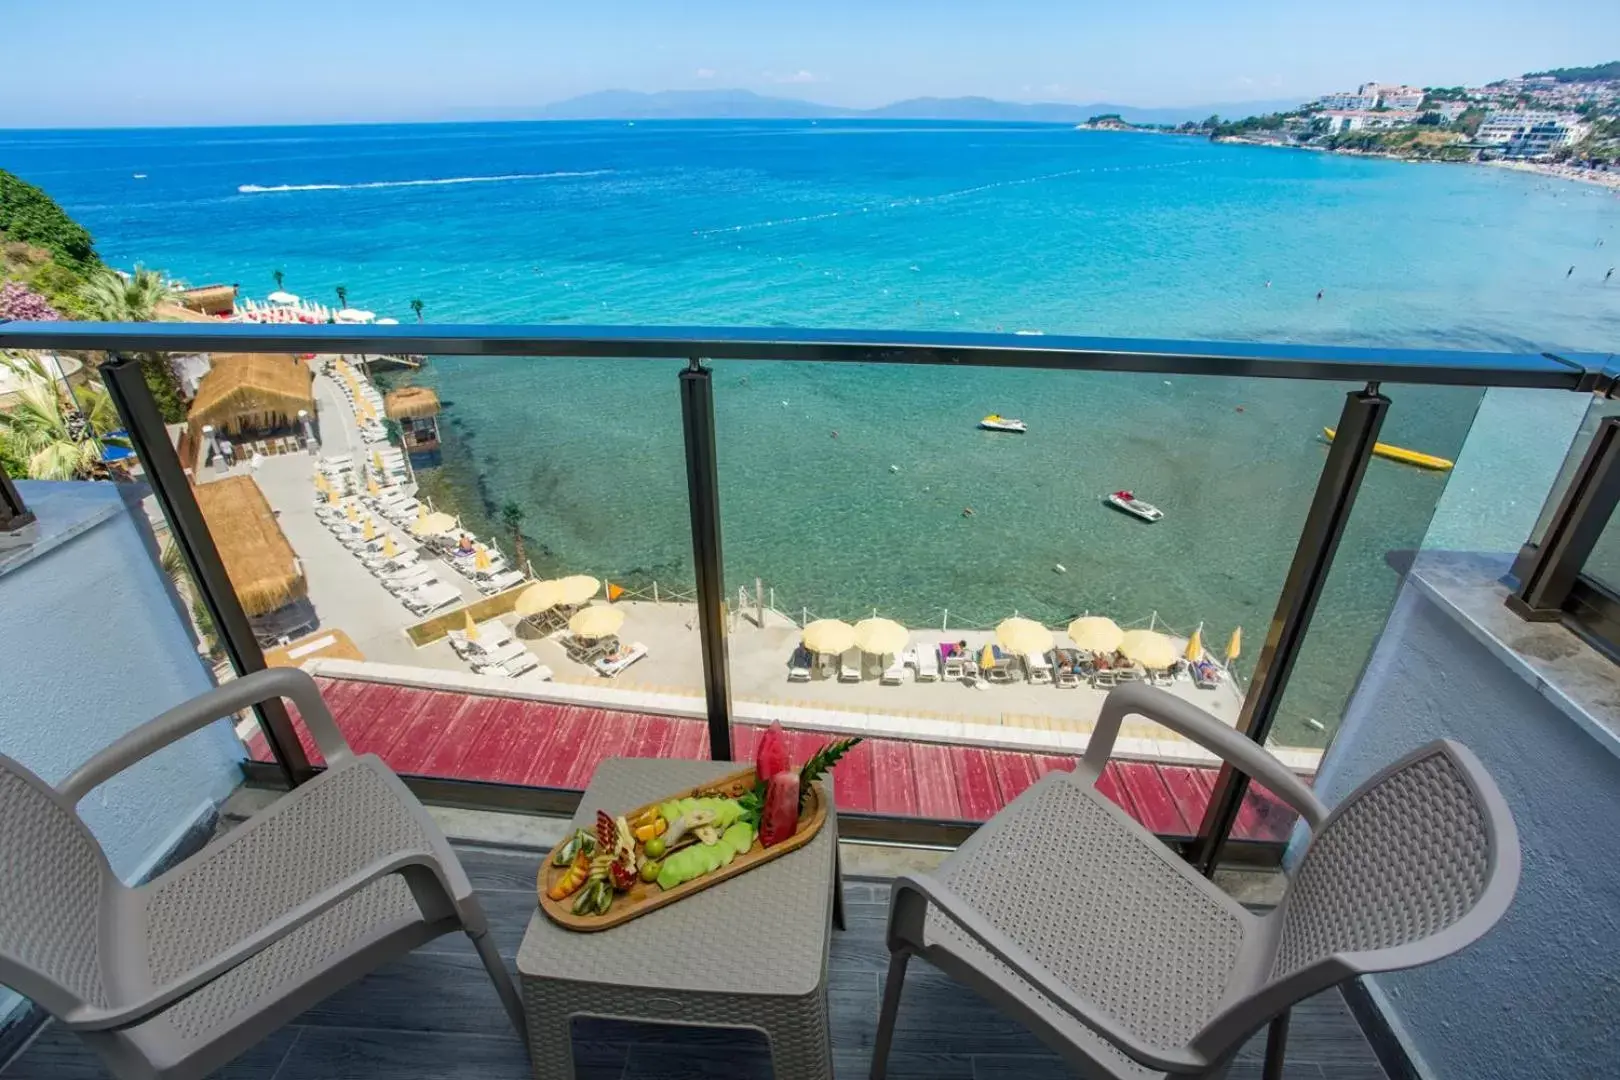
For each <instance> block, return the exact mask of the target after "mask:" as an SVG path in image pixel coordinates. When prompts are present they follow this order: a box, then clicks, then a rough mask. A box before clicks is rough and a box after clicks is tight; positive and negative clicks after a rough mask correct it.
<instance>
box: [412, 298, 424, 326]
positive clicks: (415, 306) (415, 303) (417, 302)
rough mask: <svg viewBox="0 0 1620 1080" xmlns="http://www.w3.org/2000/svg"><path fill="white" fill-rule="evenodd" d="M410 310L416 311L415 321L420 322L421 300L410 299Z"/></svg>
mask: <svg viewBox="0 0 1620 1080" xmlns="http://www.w3.org/2000/svg"><path fill="white" fill-rule="evenodd" d="M411 310H412V311H414V312H416V321H417V322H421V321H422V301H420V300H412V301H411Z"/></svg>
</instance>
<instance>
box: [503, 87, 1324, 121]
mask: <svg viewBox="0 0 1620 1080" xmlns="http://www.w3.org/2000/svg"><path fill="white" fill-rule="evenodd" d="M1298 105H1299V102H1298V101H1295V100H1293V99H1292V98H1289V99H1286V100H1279V101H1238V102H1226V103H1223V104H1216V105H1189V106H1187V107H1185V108H1161V109H1139V108H1136V107H1135V106H1132V105H1116V104H1113V103H1111V102H1103V101H1099V102H1096V103H1093V104H1090V105H1068V104H1063V103H1061V102H1033V103H1024V102H1017V101H996V100H994V99H992V98H986V97H957V98H937V97H920V98H908V99H906V100H905V101H896V102H894V103H893V104H891V105H882V106H879V107H878V108H875V109H846V108H841V107H839V106H836V105H821V104H818V103H816V102H813V101H802V100H799V99H797V98H780V97H767V96H765V95H763V94H756V93H754V92H753V91H751V90H664V91H660V92H658V93H654V94H645V93H641V92H639V91H635V90H602V91H598V92H597V93H594V94H583V95H581V96H579V97H573V98H568V99H567V100H566V101H558V102H554V103H552V104H550V105H543V106H540V107H539V108H538V109H533V110H528V109H525V110H521V111H520V110H514V109H508V110H502V112H503V113H504V114H505V117H504V118H507V119H517V118H518V117H519V116H520V115H521V116H523V117H525V118H533V119H542V120H819V119H837V118H845V119H866V120H968V121H1001V122H1008V121H1023V122H1033V123H1059V124H1078V123H1080V122H1081V121H1084V120H1088V119H1090V118H1091V117H1093V116H1099V115H1102V114H1105V113H1117V114H1118V115H1119V117H1120V118H1121V119H1123V120H1125V121H1127V122H1128V123H1133V124H1179V123H1182V122H1183V121H1187V120H1202V119H1204V118H1205V117H1207V116H1209V115H1211V114H1219V115H1221V116H1224V117H1243V116H1256V115H1261V114H1264V113H1270V112H1277V111H1279V110H1281V109H1292V108H1297V107H1298Z"/></svg>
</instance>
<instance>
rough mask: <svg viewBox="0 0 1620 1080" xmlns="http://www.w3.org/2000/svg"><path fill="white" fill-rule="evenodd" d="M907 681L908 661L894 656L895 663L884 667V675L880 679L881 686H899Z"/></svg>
mask: <svg viewBox="0 0 1620 1080" xmlns="http://www.w3.org/2000/svg"><path fill="white" fill-rule="evenodd" d="M905 681H906V663H905V661H904V660H902V659H901V658H900V657H898V656H897V657H895V658H894V663H892V664H890V665H889V666H888V667H886V668H884V669H883V675H882V676H881V677H880V678H879V679H878V685H879V686H899V685H900V684H901V683H903V682H905Z"/></svg>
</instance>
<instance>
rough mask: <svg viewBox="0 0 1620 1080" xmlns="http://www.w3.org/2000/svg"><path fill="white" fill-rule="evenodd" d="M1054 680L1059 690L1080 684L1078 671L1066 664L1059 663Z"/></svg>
mask: <svg viewBox="0 0 1620 1080" xmlns="http://www.w3.org/2000/svg"><path fill="white" fill-rule="evenodd" d="M1055 681H1056V684H1057V688H1058V689H1059V690H1073V689H1075V688H1076V687H1078V686H1079V685H1080V673H1079V672H1077V671H1075V669H1074V668H1073V667H1071V666H1070V665H1068V664H1061V665H1059V666H1058V669H1057V675H1056V676H1055Z"/></svg>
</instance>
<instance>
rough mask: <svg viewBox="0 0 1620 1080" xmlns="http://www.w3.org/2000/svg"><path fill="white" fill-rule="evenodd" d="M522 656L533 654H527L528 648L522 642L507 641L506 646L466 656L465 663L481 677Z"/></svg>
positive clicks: (531, 654)
mask: <svg viewBox="0 0 1620 1080" xmlns="http://www.w3.org/2000/svg"><path fill="white" fill-rule="evenodd" d="M524 655H528V656H533V655H534V654H533V653H531V652H529V647H528V646H527V645H525V644H523V642H521V641H508V642H507V643H506V644H504V645H500V646H497V647H496V648H494V649H491V650H490V651H489V652H485V653H478V654H475V655H472V656H468V657H467V662H468V663H470V664H472V669H473V670H474V671H475V672H477V673H478V674H480V675H483V674H485V673H486V672H488V671H490V670H491V669H493V668H498V667H500V666H501V665H502V664H505V663H507V662H508V661H511V660H515V659H517V658H518V657H520V656H524Z"/></svg>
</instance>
